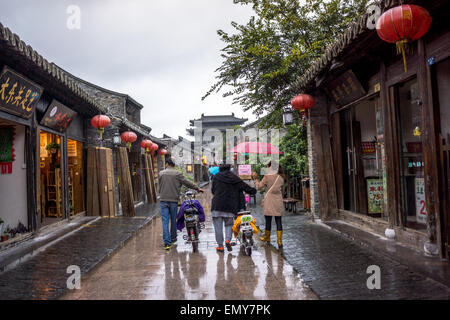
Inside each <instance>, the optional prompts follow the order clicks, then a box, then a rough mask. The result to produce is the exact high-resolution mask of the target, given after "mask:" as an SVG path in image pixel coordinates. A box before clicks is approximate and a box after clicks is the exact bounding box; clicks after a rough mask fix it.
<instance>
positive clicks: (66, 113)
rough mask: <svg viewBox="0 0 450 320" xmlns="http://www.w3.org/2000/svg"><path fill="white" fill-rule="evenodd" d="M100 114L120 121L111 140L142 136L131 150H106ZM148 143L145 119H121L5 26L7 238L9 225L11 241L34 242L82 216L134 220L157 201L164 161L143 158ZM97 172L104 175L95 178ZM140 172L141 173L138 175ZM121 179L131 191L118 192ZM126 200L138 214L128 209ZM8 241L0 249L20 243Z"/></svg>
mask: <svg viewBox="0 0 450 320" xmlns="http://www.w3.org/2000/svg"><path fill="white" fill-rule="evenodd" d="M98 114H107V115H109V116H110V117H111V118H113V121H115V124H116V126H115V127H114V128H111V130H112V131H113V133H110V134H111V137H112V135H113V134H115V133H116V132H117V134H119V136H120V133H121V132H124V131H127V130H133V131H135V132H137V135H138V141H137V142H136V143H134V144H133V150H132V152H128V150H124V149H125V148H124V147H123V145H121V144H120V142H119V143H117V144H115V145H112V140H109V145H108V142H107V141H105V145H104V146H102V144H103V142H102V141H100V139H99V135H98V132H97V130H96V129H95V128H92V126H91V125H90V120H91V119H92V117H94V116H95V115H98ZM146 128H147V129H146ZM149 137H151V136H150V134H149V130H148V127H145V126H141V124H140V117H139V122H138V123H135V122H133V121H132V119H130V118H129V117H128V118H127V117H124V118H118V117H115V116H114V115H112V114H111V113H110V112H109V110H108V108H107V107H106V106H105V105H102V104H101V103H99V101H96V100H95V99H94V98H93V97H92V95H91V92H89V91H87V90H85V89H84V88H83V87H82V85H80V83H79V82H78V81H77V80H76V79H74V77H73V76H72V75H70V74H68V73H67V72H65V71H64V70H62V69H61V68H59V67H58V66H56V65H55V64H53V63H49V62H48V61H47V60H45V59H44V58H43V57H42V56H41V55H39V54H38V53H37V52H36V51H34V50H33V49H32V48H31V47H30V46H28V45H26V44H25V43H24V42H23V41H21V40H20V38H19V37H18V36H17V35H15V34H13V33H12V32H11V31H10V30H9V29H8V28H5V27H3V25H1V24H0V219H1V220H0V222H3V223H0V228H1V229H2V230H0V233H2V235H5V236H6V231H7V228H8V227H9V228H8V229H11V230H13V232H11V233H9V234H8V235H9V237H10V238H11V237H12V236H13V235H15V234H16V233H19V238H30V237H32V236H34V235H35V234H36V231H40V230H43V229H42V228H43V227H46V226H48V225H56V226H59V225H60V224H55V223H56V222H61V225H62V224H64V223H65V222H67V221H69V220H71V219H72V218H74V217H76V216H82V215H99V216H116V215H118V214H119V212H120V211H122V214H123V215H133V212H134V206H135V205H137V204H138V203H140V202H144V201H147V202H151V203H153V202H156V191H155V190H156V186H155V182H156V180H157V179H156V176H157V171H158V169H157V167H158V166H159V167H160V166H161V163H160V162H161V161H163V160H161V159H160V160H159V163H158V161H157V160H158V156H157V155H153V156H151V155H145V154H144V153H143V152H142V150H141V148H140V147H139V145H138V144H139V142H140V140H142V139H148V138H149ZM151 138H154V137H151ZM154 140H156V141H154V142H155V143H156V144H158V142H157V139H156V138H154ZM136 145H138V146H136ZM163 146H164V145H163V144H161V143H159V144H158V147H161V148H162V147H163ZM108 147H109V148H108ZM100 149H101V150H100ZM119 155H120V156H119ZM118 159H119V160H118ZM117 161H120V165H117ZM89 163H91V166H89ZM93 168H96V169H98V168H102V170H101V172H100V171H98V172H97V174H95V175H94V174H91V172H93V171H92V169H93ZM119 168H120V170H119ZM149 168H151V172H150V171H149V170H150V169H149ZM103 169H105V170H103ZM146 170H147V171H146ZM136 172H139V175H136V174H133V173H136ZM94 177H95V178H96V181H95V183H94V181H93V180H92V179H93V178H94ZM118 179H121V180H120V181H121V182H122V183H120V185H122V186H126V187H127V188H129V189H128V190H125V189H124V190H119V180H118ZM124 181H125V182H124ZM94 189H95V190H94ZM95 196H97V200H95V199H94V202H96V203H97V204H99V205H103V204H108V205H109V208H108V210H107V211H106V209H104V210H103V211H95V209H93V207H92V199H93V197H95ZM88 200H89V201H90V202H89V201H88ZM111 201H112V202H111ZM125 201H128V202H127V206H128V207H129V206H133V210H131V209H124V207H125V205H124V204H123V203H125ZM88 205H90V206H91V207H88ZM105 212H106V213H107V214H105ZM14 230H15V232H14ZM8 231H9V230H8ZM2 240H3V243H2V244H0V249H2V248H3V247H4V246H5V241H8V243H14V239H6V238H5V237H2ZM16 241H17V240H16Z"/></svg>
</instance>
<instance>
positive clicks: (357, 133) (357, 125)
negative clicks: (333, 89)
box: [340, 97, 387, 219]
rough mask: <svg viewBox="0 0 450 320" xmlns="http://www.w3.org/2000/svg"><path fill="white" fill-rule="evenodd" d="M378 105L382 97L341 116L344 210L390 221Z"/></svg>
mask: <svg viewBox="0 0 450 320" xmlns="http://www.w3.org/2000/svg"><path fill="white" fill-rule="evenodd" d="M378 101H379V100H378V97H375V98H372V99H368V100H365V101H362V102H360V103H358V104H356V105H355V106H352V107H350V108H349V109H347V110H344V111H342V112H340V122H341V125H340V127H341V148H342V167H343V168H342V169H343V179H344V209H345V210H348V211H352V212H357V213H361V214H364V215H369V216H371V217H375V218H384V219H387V215H385V214H384V189H385V187H384V185H385V183H384V180H385V179H383V176H384V174H383V172H384V168H383V161H382V158H383V157H382V152H383V144H382V141H379V137H382V135H383V128H382V119H381V108H380V107H379V103H378Z"/></svg>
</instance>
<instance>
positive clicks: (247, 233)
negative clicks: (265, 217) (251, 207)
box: [237, 211, 254, 256]
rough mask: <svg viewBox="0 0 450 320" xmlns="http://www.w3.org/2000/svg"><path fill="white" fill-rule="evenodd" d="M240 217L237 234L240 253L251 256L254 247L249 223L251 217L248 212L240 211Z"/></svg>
mask: <svg viewBox="0 0 450 320" xmlns="http://www.w3.org/2000/svg"><path fill="white" fill-rule="evenodd" d="M238 215H241V216H242V217H241V225H240V226H239V233H238V236H237V239H238V240H239V243H240V244H241V251H242V252H243V253H244V254H245V255H247V256H251V255H252V250H253V246H254V241H253V228H252V226H251V225H250V223H251V222H252V220H253V216H252V215H251V214H250V211H241V212H239V213H238Z"/></svg>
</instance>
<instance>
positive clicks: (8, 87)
mask: <svg viewBox="0 0 450 320" xmlns="http://www.w3.org/2000/svg"><path fill="white" fill-rule="evenodd" d="M0 67H1V68H2V69H1V70H2V71H1V74H0V204H1V205H0V235H1V241H2V242H5V241H9V242H10V241H11V238H14V237H16V236H21V235H23V234H26V233H28V232H30V231H31V230H33V225H34V221H33V214H32V213H33V206H34V203H33V201H32V199H33V192H32V184H33V182H34V181H33V179H32V174H33V172H34V163H33V162H34V161H33V149H32V143H31V139H32V132H33V129H32V120H33V116H34V111H35V108H36V105H37V102H38V101H39V99H40V97H41V95H42V91H43V89H42V87H40V86H39V85H37V84H36V83H34V82H33V81H31V80H30V79H28V78H26V77H24V76H23V75H21V74H19V73H18V72H17V71H15V70H13V69H12V68H10V67H7V66H5V65H1V64H0Z"/></svg>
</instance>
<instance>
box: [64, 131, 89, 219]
mask: <svg viewBox="0 0 450 320" xmlns="http://www.w3.org/2000/svg"><path fill="white" fill-rule="evenodd" d="M67 157H68V159H69V162H68V163H69V181H68V187H69V212H70V216H74V215H77V214H79V213H82V212H84V211H85V205H84V204H85V201H84V174H83V173H84V172H83V143H82V142H80V141H76V140H71V139H67Z"/></svg>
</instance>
